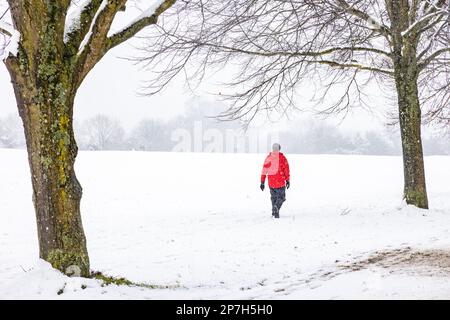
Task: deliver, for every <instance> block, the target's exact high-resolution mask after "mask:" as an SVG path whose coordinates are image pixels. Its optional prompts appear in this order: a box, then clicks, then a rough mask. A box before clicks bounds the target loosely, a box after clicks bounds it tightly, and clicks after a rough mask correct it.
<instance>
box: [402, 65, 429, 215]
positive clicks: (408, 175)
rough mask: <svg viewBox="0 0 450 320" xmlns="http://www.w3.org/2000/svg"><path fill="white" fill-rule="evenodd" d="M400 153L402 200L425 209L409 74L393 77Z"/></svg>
mask: <svg viewBox="0 0 450 320" xmlns="http://www.w3.org/2000/svg"><path fill="white" fill-rule="evenodd" d="M396 86H397V93H398V108H399V120H400V132H401V139H402V149H403V170H404V198H405V200H406V203H407V204H412V205H415V206H416V207H419V208H423V209H428V197H427V190H426V183H425V167H424V161H423V150H422V137H421V110H420V101H419V94H418V86H417V78H416V77H415V76H411V73H410V72H404V73H401V74H400V75H398V76H397V77H396Z"/></svg>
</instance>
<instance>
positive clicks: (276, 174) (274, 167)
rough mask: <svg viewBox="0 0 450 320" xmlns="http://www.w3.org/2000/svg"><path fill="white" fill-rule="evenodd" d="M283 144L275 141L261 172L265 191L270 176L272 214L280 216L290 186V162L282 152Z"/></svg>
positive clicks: (262, 188)
mask: <svg viewBox="0 0 450 320" xmlns="http://www.w3.org/2000/svg"><path fill="white" fill-rule="evenodd" d="M280 150H281V146H280V144H278V143H274V144H273V146H272V152H271V153H269V155H268V156H267V157H266V160H265V161H264V165H263V169H262V173H261V186H260V188H261V190H262V191H264V188H265V181H266V176H269V178H268V180H269V188H270V198H271V200H272V216H273V217H274V218H279V217H280V208H281V205H282V204H283V202H284V201H285V200H286V188H287V189H289V187H290V174H289V163H288V161H287V159H286V157H285V156H284V154H282V153H281V152H280Z"/></svg>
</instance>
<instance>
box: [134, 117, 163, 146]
mask: <svg viewBox="0 0 450 320" xmlns="http://www.w3.org/2000/svg"><path fill="white" fill-rule="evenodd" d="M129 140H130V145H131V146H133V148H137V149H138V150H143V151H169V150H170V147H171V145H170V143H171V141H170V133H169V132H168V131H167V127H166V126H165V125H164V123H162V122H161V121H158V120H154V119H143V120H141V121H140V122H139V124H138V125H137V126H136V127H135V128H134V129H133V131H132V132H131V136H130V139H129Z"/></svg>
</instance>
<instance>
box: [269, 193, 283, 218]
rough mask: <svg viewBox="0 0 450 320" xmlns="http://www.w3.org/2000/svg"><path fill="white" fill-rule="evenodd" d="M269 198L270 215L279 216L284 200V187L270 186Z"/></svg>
mask: <svg viewBox="0 0 450 320" xmlns="http://www.w3.org/2000/svg"><path fill="white" fill-rule="evenodd" d="M270 199H271V200H272V215H273V216H274V217H275V218H279V217H280V209H281V206H282V205H283V202H284V201H286V187H281V188H270Z"/></svg>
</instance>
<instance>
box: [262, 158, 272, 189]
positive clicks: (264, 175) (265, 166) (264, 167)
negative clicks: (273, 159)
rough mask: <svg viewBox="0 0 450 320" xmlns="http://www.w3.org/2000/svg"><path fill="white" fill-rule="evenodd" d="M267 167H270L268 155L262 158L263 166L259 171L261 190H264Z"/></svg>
mask: <svg viewBox="0 0 450 320" xmlns="http://www.w3.org/2000/svg"><path fill="white" fill-rule="evenodd" d="M269 168H270V160H269V157H267V158H266V159H265V160H264V164H263V168H262V172H261V186H260V188H261V190H263V191H264V184H265V182H266V176H267V173H268V172H269Z"/></svg>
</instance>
